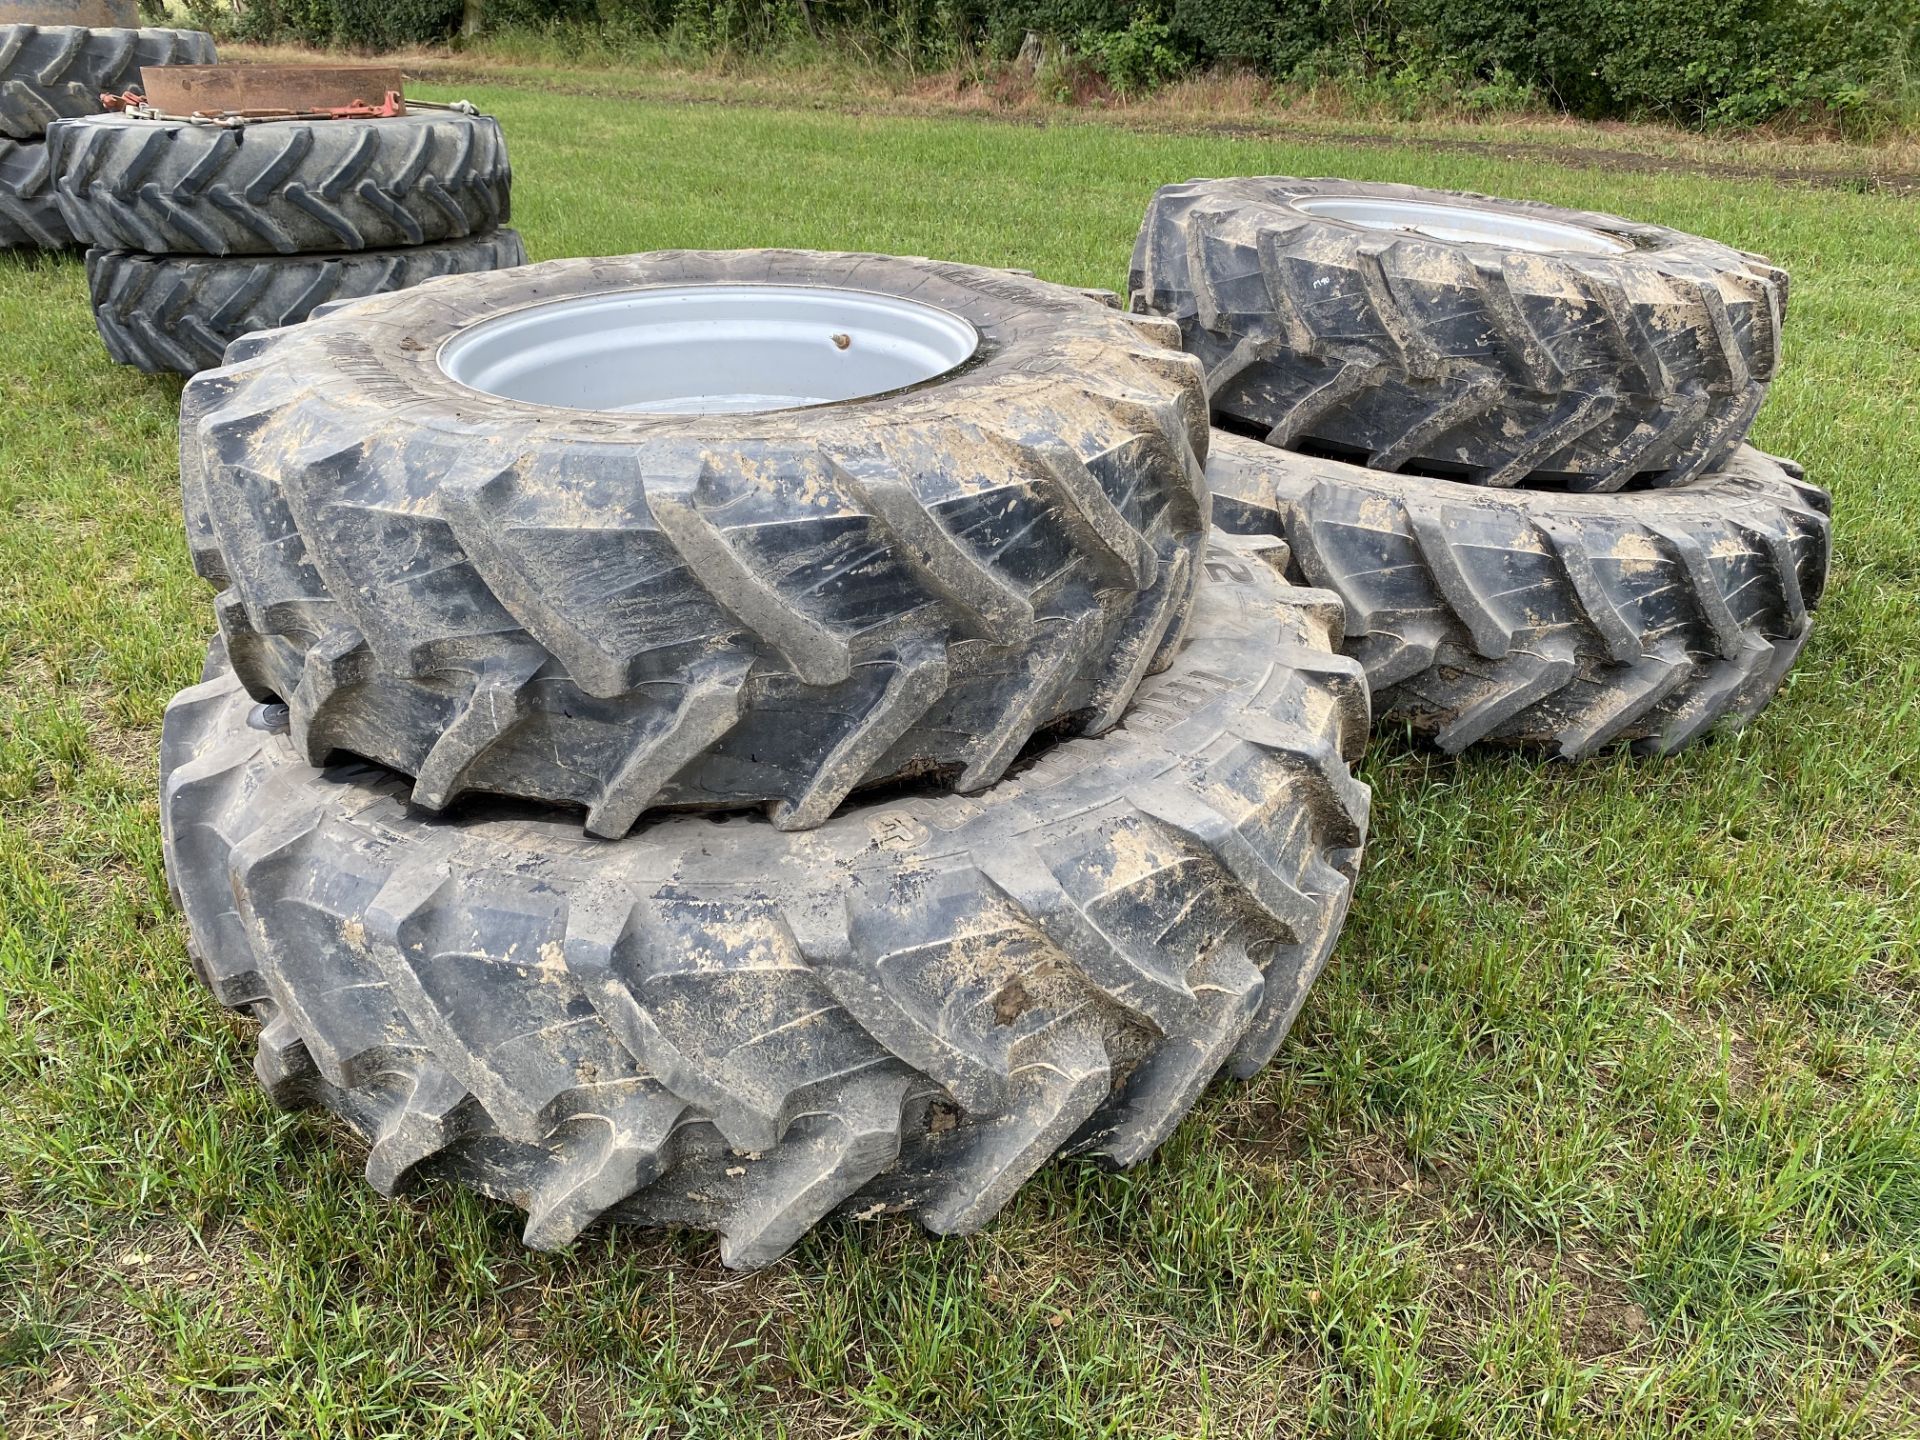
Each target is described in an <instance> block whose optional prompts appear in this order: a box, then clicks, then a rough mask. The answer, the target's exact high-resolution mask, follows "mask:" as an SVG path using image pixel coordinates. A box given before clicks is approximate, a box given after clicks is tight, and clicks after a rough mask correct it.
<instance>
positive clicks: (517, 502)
mask: <svg viewBox="0 0 1920 1440" xmlns="http://www.w3.org/2000/svg"><path fill="white" fill-rule="evenodd" d="M1172 329H1173V327H1171V326H1169V325H1167V324H1166V323H1165V322H1159V321H1153V320H1145V321H1141V320H1136V319H1134V318H1130V317H1127V316H1125V315H1123V314H1121V313H1119V312H1118V311H1117V310H1115V309H1110V308H1107V307H1104V306H1102V305H1101V304H1099V303H1098V302H1097V301H1095V300H1092V299H1089V298H1087V297H1086V296H1085V295H1083V294H1081V293H1079V292H1075V291H1071V290H1067V289H1064V288H1061V287H1057V286H1052V285H1048V284H1045V283H1043V282H1040V281H1037V280H1034V279H1031V278H1028V277H1023V276H1019V275H1014V274H1010V273H1006V272H993V271H983V270H977V269H972V268H969V267H964V266H957V265H946V264H938V263H934V262H930V261H919V260H905V259H898V258H892V257H882V256H870V255H816V254H802V253H794V252H742V253H733V254H724V255H715V254H698V253H665V254H659V255H652V256H639V257H629V258H626V259H618V260H583V261H560V262H554V263H551V264H546V265H538V266H532V267H528V268H525V269H522V270H516V271H509V272H505V273H501V274H497V275H486V276H471V277H462V278H459V279H453V280H445V281H441V282H438V283H435V284H432V285H427V286H423V287H421V288H418V289H415V290H411V291H408V292H405V293H403V294H398V295H391V296H383V297H380V298H376V299H369V300H363V301H359V302H357V303H354V304H350V305H347V306H345V307H343V308H340V309H338V310H334V311H331V312H329V313H327V314H324V315H322V316H319V317H316V318H315V319H313V320H311V321H309V322H308V323H307V324H305V325H303V326H300V327H297V328H294V329H288V330H281V331H277V332H274V333H271V334H268V335H263V336H256V337H253V338H251V339H247V340H244V341H241V342H240V343H238V344H237V345H235V346H234V347H233V348H232V349H231V350H230V351H229V353H228V357H227V358H228V362H229V363H228V364H227V365H226V366H225V367H224V368H222V369H219V370H216V371H213V372H210V373H207V374H204V375H201V376H199V377H197V378H196V379H195V380H193V381H192V382H191V383H190V384H189V385H188V387H187V390H186V393H185V397H184V403H183V414H182V429H181V443H182V477H183V484H184V491H185V507H186V515H187V524H188V530H189V540H190V545H191V548H192V551H193V554H194V558H195V563H196V566H197V568H198V569H199V571H200V572H201V573H202V574H203V575H205V576H206V577H208V578H209V579H210V580H212V581H213V582H214V583H215V584H216V585H218V586H219V587H221V590H220V595H219V598H218V601H217V604H216V610H217V614H218V617H219V622H220V629H221V639H220V641H219V642H218V644H217V645H216V648H215V652H214V653H213V654H212V655H211V656H210V658H209V664H208V671H207V677H206V680H205V682H204V683H203V684H202V685H200V686H198V687H196V688H195V689H193V690H189V691H187V692H185V693H184V694H182V695H181V696H180V697H179V698H178V699H177V700H176V701H175V703H174V705H173V706H172V708H171V709H170V710H169V713H168V717H167V723H166V729H165V737H164V742H163V745H164V750H163V774H164V781H163V784H164V797H163V825H164V832H165V839H166V852H167V861H168V869H169V874H170V876H171V877H172V881H173V884H174V886H175V888H176V891H177V893H178V895H179V897H180V900H181V903H182V905H183V908H184V909H185V912H186V914H187V917H188V921H189V929H190V934H191V936H192V945H193V950H194V954H195V958H196V963H197V965H198V967H199V970H200V973H201V975H202V976H203V978H204V979H205V980H206V982H207V983H208V984H209V985H210V986H211V987H212V989H213V990H214V991H215V993H216V994H217V995H218V996H219V998H220V999H221V1000H223V1001H224V1002H225V1003H227V1004H229V1005H233V1006H236V1007H239V1008H241V1009H243V1010H246V1011H248V1012H249V1013H251V1014H253V1015H254V1016H256V1017H257V1018H258V1019H259V1020H260V1021H261V1023H262V1027H263V1028H262V1032H261V1039H260V1049H259V1058H258V1071H259V1074H260V1077H261V1079H262V1081H263V1082H264V1083H265V1084H266V1086H267V1087H268V1089H269V1090H270V1091H271V1093H272V1094H273V1095H274V1096H275V1097H276V1098H277V1099H279V1100H280V1101H282V1102H283V1103H286V1104H288V1105H300V1104H319V1105H322V1106H325V1107H327V1108H329V1109H331V1110H333V1111H334V1112H336V1113H337V1114H339V1115H341V1116H343V1117H345V1119H346V1120H347V1121H348V1122H349V1123H351V1124H352V1125H353V1126H354V1127H355V1128H357V1129H358V1130H359V1132H360V1133H361V1134H362V1135H363V1136H364V1138H365V1139H366V1141H367V1142H368V1145H369V1152H368V1158H367V1174H368V1177H369V1179H370V1180H371V1181H372V1182H373V1183H374V1184H375V1185H376V1186H377V1187H379V1188H380V1189H381V1190H382V1191H385V1192H390V1191H392V1190H394V1189H397V1188H398V1187H400V1186H402V1185H404V1184H405V1183H407V1182H408V1181H409V1180H410V1179H412V1178H413V1177H415V1176H420V1175H440V1176H446V1177H451V1178H453V1179H455V1180H458V1181H461V1182H464V1183H466V1184H469V1185H471V1186H473V1187H475V1188H477V1189H479V1190H481V1191H482V1192H484V1193H487V1194H489V1195H494V1196H498V1197H502V1198H505V1199H508V1200H511V1201H513V1202H514V1203H516V1204H518V1205H520V1206H522V1207H523V1208H524V1209H525V1210H526V1211H527V1212H528V1219H527V1225H526V1232H525V1233H526V1238H527V1240H528V1242H529V1243H531V1244H534V1245H538V1246H555V1245H563V1244H566V1243H567V1242H569V1241H570V1240H571V1239H573V1237H574V1236H575V1235H577V1234H578V1233H579V1231H580V1230H581V1229H582V1228H583V1227H585V1226H586V1225H588V1224H591V1223H593V1222H595V1221H596V1220H599V1219H602V1218H608V1219H627V1220H633V1221H639V1222H644V1223H648V1224H657V1225H683V1226H691V1227H697V1228H701V1229H705V1230H711V1231H717V1232H719V1234H720V1235H721V1237H722V1239H721V1255H722V1258H723V1259H724V1260H725V1261H726V1263H728V1264H731V1265H757V1264H762V1263H766V1262H767V1261H770V1260H772V1259H774V1258H775V1257H777V1256H778V1255H779V1254H781V1253H782V1252H783V1251H784V1250H785V1249H786V1248H787V1247H788V1246H790V1245H791V1244H792V1243H793V1242H794V1240H795V1239H796V1238H797V1237H798V1236H800V1235H801V1234H802V1233H804V1232H805V1231H806V1230H807V1229H808V1228H809V1227H810V1226H811V1225H813V1224H814V1223H815V1222H817V1221H818V1220H820V1219H821V1218H823V1217H825V1216H827V1215H829V1214H831V1213H835V1212H840V1213H845V1214H850V1215H854V1216H861V1217H873V1216H877V1215H881V1214H890V1213H899V1212H910V1213H912V1214H914V1215H916V1216H917V1217H918V1218H919V1219H920V1221H921V1222H922V1223H923V1224H925V1225H926V1226H927V1227H928V1228H930V1229H932V1230H934V1231H936V1232H940V1233H952V1232H964V1231H969V1230H972V1229H974V1228H976V1227H978V1226H980V1225H981V1224H983V1223H985V1221H986V1220H987V1219H988V1218H990V1217H991V1216H992V1215H993V1214H994V1213H995V1212H996V1211H997V1210H998V1209H999V1208H1000V1207H1001V1206H1002V1205H1003V1204H1004V1203H1005V1202H1006V1201H1007V1199H1008V1198H1009V1197H1010V1196H1011V1194H1012V1193H1013V1192H1014V1190H1015V1189H1017V1187H1018V1186H1019V1185H1020V1184H1021V1183H1022V1182H1023V1181H1024V1180H1025V1179H1026V1177H1028V1176H1029V1175H1030V1174H1032V1172H1033V1171H1034V1170H1035V1169H1036V1168H1038V1167H1039V1166H1040V1165H1041V1164H1043V1163H1044V1162H1045V1161H1047V1160H1048V1159H1049V1158H1050V1157H1052V1156H1054V1155H1056V1154H1058V1153H1060V1152H1062V1151H1073V1152H1078V1153H1086V1154H1090V1155H1095V1156H1099V1157H1103V1158H1105V1159H1106V1160H1108V1161H1109V1162H1111V1163H1116V1164H1131V1163H1133V1162H1135V1161H1137V1160H1139V1159H1140V1158H1142V1157H1143V1156H1145V1155H1146V1154H1148V1153H1149V1152H1150V1151H1151V1150H1152V1149H1153V1148H1154V1147H1155V1146H1156V1145H1158V1144H1159V1143H1160V1141H1161V1140H1163V1139H1164V1138H1165V1136H1166V1135H1167V1134H1168V1133H1169V1132H1170V1130H1171V1129H1172V1128H1173V1126H1174V1125H1175V1124H1176V1123H1177V1122H1178V1121H1179V1119H1180V1118H1181V1117H1182V1116H1183V1115H1184V1114H1185V1112H1186V1111H1187V1109H1188V1108H1189V1107H1190V1106H1191V1105H1192V1103H1193V1101H1194V1099H1195V1097H1196V1096H1197V1095H1198V1093H1199V1091H1200V1090H1201V1088H1202V1087H1203V1086H1204V1085H1205V1084H1206V1083H1207V1081H1208V1080H1209V1079H1210V1078H1212V1077H1213V1076H1214V1075H1215V1074H1216V1073H1217V1072H1219V1071H1220V1070H1221V1069H1222V1068H1228V1069H1231V1070H1233V1071H1234V1072H1235V1073H1238V1074H1243V1075H1245V1074H1250V1073H1252V1072H1253V1071H1254V1070H1256V1069H1258V1068H1259V1067H1260V1066H1261V1065H1263V1064H1264V1063H1266V1061H1267V1060H1268V1058H1269V1057H1270V1056H1271V1055H1272V1054H1273V1052H1274V1050H1275V1048H1276V1047H1277V1045H1278V1044H1279V1042H1280V1040H1281V1038H1282V1037H1283V1036H1284V1034H1285V1033H1286V1030H1287V1028H1288V1025H1289V1024H1290V1022H1291V1020H1292V1018H1293V1016H1294V1014H1295V1013H1296V1011H1297V1009H1298V1007H1299V1005H1300V1003H1301V1001H1302V999H1303V998H1304V996H1305V994H1306V992H1307V989H1308V987H1309V986H1310V984H1311V983H1312V981H1313V978H1314V976H1315V975H1316V974H1317V972H1318V971H1319V969H1320V967H1321V966H1322V965H1323V964H1324V963H1325V960H1326V958H1327V955H1328V953H1329V951H1330V949H1331V947H1332V945H1333V942H1334V939H1335V936H1336V935H1337V933H1338V930H1339V928H1340V924H1341V921H1342V918H1343V916H1344V914H1345V909H1346V905H1347V901H1348V896H1349V895H1350V893H1351V888H1352V885H1353V882H1354V879H1355V876H1356V873H1357V869H1358V864H1359V859H1360V853H1361V846H1362V844H1363V841H1364V835H1365V826H1366V814H1367V792H1366V790H1365V788H1364V786H1362V785H1361V784H1359V783H1358V782H1357V781H1356V780H1355V779H1354V778H1353V776H1352V774H1351V766H1352V764H1353V762H1354V761H1355V760H1356V759H1357V757H1358V756H1359V754H1360V752H1361V747H1362V746H1363V745H1364V743H1365V740H1366V735H1367V732H1368V727H1369V723H1370V717H1369V712H1368V703H1367V695H1366V687H1365V681H1364V678H1363V675H1362V671H1361V667H1360V666H1359V664H1358V663H1356V662H1354V661H1352V660H1350V659H1347V658H1344V657H1342V656H1340V655H1339V654H1338V653H1337V647H1338V645H1339V644H1340V640H1341V630H1342V625H1343V619H1344V616H1343V611H1342V608H1341V606H1340V603H1339V601H1338V599H1337V598H1336V597H1335V596H1333V595H1331V594H1328V593H1326V592H1324V591H1319V590H1313V589H1308V588H1304V587H1301V586H1297V585H1295V584H1292V583H1290V582H1289V581H1288V580H1287V579H1286V578H1285V575H1284V573H1283V572H1284V570H1285V568H1286V565H1287V563H1288V557H1287V550H1286V546H1285V544H1284V542H1282V541H1280V540H1279V539H1277V538H1274V537H1256V536H1249V537H1220V536H1214V537H1211V538H1210V535H1209V525H1208V511H1209V504H1210V497H1209V495H1208V492H1207V489H1206V485H1205V477H1204V473H1203V468H1202V467H1203V462H1204V460H1205V456H1206V448H1207V444H1208V440H1209V435H1210V431H1209V426H1208V422H1207V414H1206V405H1205V397H1204V394H1203V391H1202V386H1201V371H1200V367H1199V365H1198V364H1197V363H1196V362H1195V361H1194V360H1193V359H1192V358H1191V357H1189V356H1186V355H1184V354H1182V353H1181V352H1179V351H1178V350H1177V349H1176V348H1169V347H1168V345H1167V344H1166V343H1165V342H1166V340H1167V339H1168V338H1169V336H1170V333H1171V331H1172ZM1203 582H1204V583H1203ZM1196 596H1197V598H1196ZM876 786H884V787H885V788H884V789H883V790H880V791H878V792H877V793H876V792H875V789H874V787H876ZM496 797H506V798H496ZM529 801H533V802H538V804H537V806H531V807H530V806H529V805H528V803H527V802H529Z"/></svg>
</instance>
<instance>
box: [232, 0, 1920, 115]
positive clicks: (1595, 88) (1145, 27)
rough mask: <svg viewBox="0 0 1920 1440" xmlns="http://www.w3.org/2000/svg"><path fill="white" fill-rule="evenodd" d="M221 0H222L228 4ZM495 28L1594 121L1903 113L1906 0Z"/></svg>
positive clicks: (765, 0)
mask: <svg viewBox="0 0 1920 1440" xmlns="http://www.w3.org/2000/svg"><path fill="white" fill-rule="evenodd" d="M222 4H224V0H222ZM480 7H481V8H480V13H481V15H482V17H483V20H484V24H485V27H486V28H487V29H489V30H512V29H524V28H528V27H540V28H547V27H563V28H578V29H581V30H597V31H599V32H601V33H602V35H603V36H605V35H611V36H613V37H615V38H617V37H620V36H633V37H661V38H664V37H669V36H671V37H672V38H674V39H675V40H676V41H678V42H681V43H685V44H690V45H692V46H694V47H696V48H698V47H705V48H712V49H754V48H760V47H771V46H776V45H779V44H781V43H783V42H786V41H789V40H791V39H794V38H796V37H801V36H806V35H808V34H810V33H811V34H821V33H824V32H830V31H834V30H839V31H843V32H857V33H858V34H860V35H861V36H862V37H864V38H867V39H870V40H871V41H872V42H874V44H875V45H877V46H880V47H882V48H885V49H887V50H889V51H891V52H893V53H896V54H898V55H901V56H903V57H905V58H906V59H908V60H909V61H910V62H913V63H918V64H923V65H935V66H938V65H942V64H947V63H951V62H952V61H953V60H954V59H956V58H958V57H959V56H960V55H962V54H966V53H984V54H985V55H987V56H988V57H989V58H998V59H1009V58H1011V57H1012V56H1013V55H1014V54H1015V53H1016V52H1017V51H1018V50H1019V48H1020V45H1021V42H1022V41H1023V40H1024V38H1025V37H1026V35H1027V34H1028V33H1029V32H1035V33H1037V34H1039V35H1041V36H1043V37H1047V38H1049V39H1051V40H1052V41H1054V42H1055V51H1056V53H1066V54H1068V55H1071V56H1075V57H1078V58H1077V63H1080V64H1084V65H1088V66H1091V67H1092V68H1093V69H1095V70H1097V71H1099V72H1101V73H1103V74H1104V75H1105V76H1106V77H1107V79H1108V80H1109V81H1110V82H1112V83H1113V84H1114V86H1115V88H1117V89H1120V90H1123V91H1125V90H1137V89H1144V88H1148V87H1150V86H1152V85H1153V84H1156V83H1159V82H1160V81H1162V80H1165V79H1168V78H1171V77H1173V76H1176V75H1180V74H1184V73H1187V72H1190V71H1194V70H1201V69H1205V68H1208V67H1212V66H1220V65H1231V66H1239V67H1244V68H1251V69H1252V70H1254V71H1257V72H1258V73H1260V74H1261V75H1264V76H1266V77H1269V78H1271V79H1273V80H1276V81H1282V82H1301V81H1308V80H1318V79H1349V80H1357V81H1360V82H1363V83H1380V82H1388V83H1396V84H1398V83H1405V84H1407V85H1410V86H1411V87H1412V88H1414V89H1416V90H1417V89H1418V88H1420V86H1421V85H1423V84H1427V83H1429V82H1431V83H1445V84H1449V85H1453V86H1457V87H1471V86H1474V85H1498V86H1502V87H1506V88H1507V89H1508V90H1510V91H1512V92H1514V93H1518V94H1522V95H1525V94H1532V95H1534V96H1536V97H1538V98H1539V99H1540V100H1542V101H1544V102H1545V103H1548V104H1551V105H1555V106H1558V107H1559V108H1562V109H1565V110H1568V111H1570V112H1572V113H1575V114H1579V115H1584V116H1589V117H1594V118H1622V119H1634V118H1643V117H1654V118H1661V119H1667V120H1672V121H1677V122H1679V123H1683V124H1690V125H1718V124H1752V123H1756V122H1759V121H1762V120H1766V119H1769V118H1771V117H1773V116H1776V115H1779V114H1782V113H1783V112H1793V111H1801V112H1805V111H1811V110H1816V109H1818V110H1825V111H1828V112H1837V113H1839V114H1841V115H1842V116H1850V115H1861V116H1877V115H1878V116H1884V115H1899V116H1902V117H1904V116H1905V115H1907V114H1908V113H1910V111H1911V109H1912V107H1913V98H1914V93H1915V75H1916V69H1917V66H1916V62H1917V61H1920V0H1520V3H1512V4H1509V3H1503V0H480ZM462 10H463V4H462V0H247V4H246V8H245V10H244V12H243V14H242V18H241V21H240V29H241V32H242V33H243V34H244V35H247V36H249V37H252V38H261V39H273V40H292V41H304V42H307V43H312V44H323V45H349V46H359V47H365V48H371V49H388V48H394V47H397V46H401V45H407V44H432V43H437V42H441V41H444V40H446V39H448V38H450V37H451V36H453V35H454V34H455V33H456V32H457V31H458V29H459V27H460V23H461V17H462Z"/></svg>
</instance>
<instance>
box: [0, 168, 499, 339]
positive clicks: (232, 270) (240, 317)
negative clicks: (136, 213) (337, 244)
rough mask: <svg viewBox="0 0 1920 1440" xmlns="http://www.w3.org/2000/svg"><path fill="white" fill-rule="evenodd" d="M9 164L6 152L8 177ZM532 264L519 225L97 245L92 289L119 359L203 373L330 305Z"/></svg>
mask: <svg viewBox="0 0 1920 1440" xmlns="http://www.w3.org/2000/svg"><path fill="white" fill-rule="evenodd" d="M5 165H6V157H5V154H4V152H0V176H4V174H5ZM4 204H5V195H4V192H3V191H0V207H4ZM526 263H527V252H526V247H525V246H524V245H523V244H522V243H521V240H520V236H519V234H518V233H517V232H515V231H512V230H489V231H487V232H486V233H485V234H482V235H470V236H468V237H466V238H465V239H463V240H442V241H440V242H439V243H438V244H434V245H417V246H413V247H411V248H409V249H406V250H366V251H361V252H359V253H357V254H355V253H345V254H336V255H289V256H271V257H267V256H257V255H228V256H214V255H144V254H141V253H140V252H138V251H133V250H89V251H88V252H87V288H88V290H89V291H90V292H91V295H92V299H93V315H94V321H95V323H96V324H97V325H98V326H99V329H100V338H101V339H102V340H104V341H105V342H106V346H107V354H108V355H109V356H110V357H111V358H112V359H113V360H114V362H115V363H116V364H120V365H133V366H136V367H138V368H139V369H141V370H145V371H148V372H149V373H159V372H162V371H171V372H174V373H177V374H180V375H195V374H198V373H199V372H200V371H202V370H211V369H213V368H214V367H215V366H217V365H219V364H220V362H221V359H222V357H223V356H225V354H226V350H227V346H229V345H231V344H232V343H233V342H234V341H235V340H237V339H239V338H240V337H241V336H242V335H248V334H252V333H253V332H254V331H256V330H277V329H279V328H281V327H282V326H285V325H298V324H299V323H300V322H301V321H303V320H305V319H306V318H307V317H308V316H309V315H311V314H312V313H313V312H314V311H315V310H316V309H318V308H319V307H321V306H325V305H336V304H339V303H341V302H343V301H348V300H358V299H363V298H364V297H366V296H369V295H388V294H392V293H394V292H395V291H399V290H410V289H412V288H413V287H414V286H415V285H421V284H424V283H425V282H427V281H428V280H434V279H438V278H439V277H440V276H442V275H471V274H477V273H480V272H483V271H488V270H505V269H508V268H510V267H512V266H515V265H524V264H526Z"/></svg>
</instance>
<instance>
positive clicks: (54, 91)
mask: <svg viewBox="0 0 1920 1440" xmlns="http://www.w3.org/2000/svg"><path fill="white" fill-rule="evenodd" d="M213 60H214V55H213V37H212V36H211V35H209V34H207V33H206V32H205V31H203V30H164V29H133V30H117V29H108V30H95V29H90V28H88V27H86V26H84V25H0V135H4V136H7V137H8V138H10V139H14V140H37V139H39V138H40V137H41V136H42V135H44V134H46V133H47V132H48V130H50V129H51V128H52V127H53V125H54V123H55V122H56V121H58V120H61V119H63V118H69V117H72V116H76V115H95V114H98V113H99V110H100V96H101V95H102V94H103V93H105V94H111V95H118V94H121V93H122V92H124V91H126V90H129V89H131V88H133V87H134V86H135V85H137V84H138V83H139V80H140V71H141V70H142V69H143V68H145V67H147V66H149V65H211V64H213Z"/></svg>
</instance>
